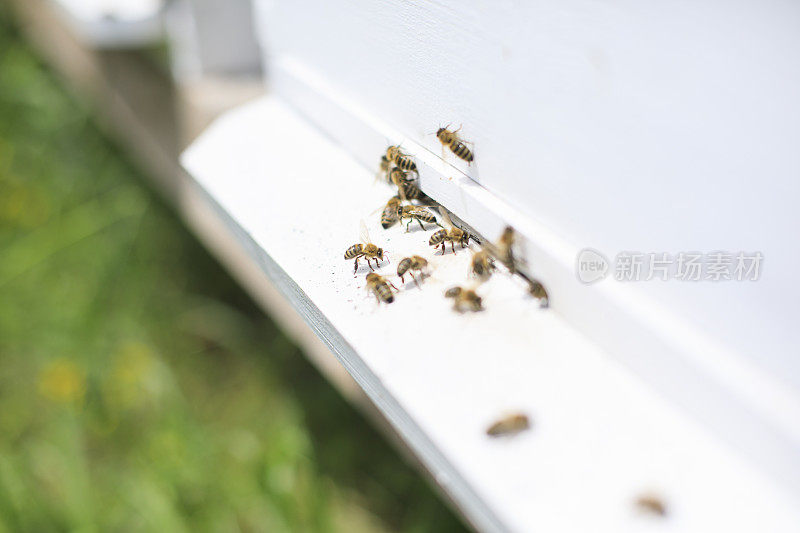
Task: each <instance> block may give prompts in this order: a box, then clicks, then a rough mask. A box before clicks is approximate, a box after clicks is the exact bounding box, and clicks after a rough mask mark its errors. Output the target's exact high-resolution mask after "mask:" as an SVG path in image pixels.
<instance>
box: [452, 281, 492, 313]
mask: <svg viewBox="0 0 800 533" xmlns="http://www.w3.org/2000/svg"><path fill="white" fill-rule="evenodd" d="M444 297H445V298H452V299H453V310H454V311H457V312H459V313H463V312H465V311H472V312H477V311H483V300H482V298H481V297H480V296H478V294H477V293H476V292H475V291H474V290H473V289H465V288H463V287H451V288H449V289H447V290H446V291H445V292H444Z"/></svg>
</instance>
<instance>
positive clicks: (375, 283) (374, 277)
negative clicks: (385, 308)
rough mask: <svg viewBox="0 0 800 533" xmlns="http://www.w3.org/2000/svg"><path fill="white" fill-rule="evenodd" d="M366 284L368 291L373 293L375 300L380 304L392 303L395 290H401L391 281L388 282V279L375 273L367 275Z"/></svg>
mask: <svg viewBox="0 0 800 533" xmlns="http://www.w3.org/2000/svg"><path fill="white" fill-rule="evenodd" d="M366 282H367V285H366V289H367V290H369V291H370V292H372V294H373V295H374V296H375V299H376V300H378V303H380V302H386V303H387V304H390V303H392V302H393V301H394V292H393V290H395V291H397V290H399V289H398V288H397V287H395V286H394V285H392V283H391V282H390V281H387V280H386V278H384V277H383V276H380V275H378V274H376V273H374V272H370V273H369V274H367V277H366Z"/></svg>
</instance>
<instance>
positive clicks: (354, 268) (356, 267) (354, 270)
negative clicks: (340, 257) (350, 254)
mask: <svg viewBox="0 0 800 533" xmlns="http://www.w3.org/2000/svg"><path fill="white" fill-rule="evenodd" d="M357 270H358V257H356V260H355V263H353V277H355V276H356V271H357Z"/></svg>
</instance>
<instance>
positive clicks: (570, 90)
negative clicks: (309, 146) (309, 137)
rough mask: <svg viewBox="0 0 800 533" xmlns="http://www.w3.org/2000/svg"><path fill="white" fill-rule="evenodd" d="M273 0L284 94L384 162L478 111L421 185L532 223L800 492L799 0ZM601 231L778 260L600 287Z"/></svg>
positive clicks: (555, 286) (593, 324) (659, 362)
mask: <svg viewBox="0 0 800 533" xmlns="http://www.w3.org/2000/svg"><path fill="white" fill-rule="evenodd" d="M256 4H257V5H258V6H259V10H258V13H259V23H260V28H261V30H260V34H261V35H262V37H263V41H264V43H265V50H266V52H267V54H266V55H265V57H266V58H267V62H268V65H269V67H268V68H269V71H270V73H271V75H272V83H273V86H274V88H275V91H276V93H277V94H278V95H279V96H281V97H282V98H284V99H285V100H286V101H287V102H290V103H291V104H292V105H293V106H294V107H295V108H296V109H297V110H299V111H300V112H301V113H302V114H304V115H305V116H306V117H307V118H308V119H309V120H310V121H312V122H313V123H315V124H316V125H317V126H318V127H319V128H320V129H322V130H324V131H326V133H327V134H329V135H331V136H332V137H333V138H335V139H337V140H338V141H339V142H341V143H342V145H343V147H344V148H345V149H346V150H348V151H349V152H350V153H351V154H352V156H353V157H355V158H356V159H358V160H360V161H361V162H363V163H364V164H365V165H374V164H375V163H374V161H376V158H377V155H378V154H380V150H381V147H382V146H383V145H385V143H386V139H387V138H388V139H389V140H391V141H396V142H401V141H402V142H403V145H404V146H405V147H406V148H407V150H408V151H409V152H411V153H412V154H414V155H418V156H420V157H424V156H425V154H428V153H432V154H436V155H438V154H440V153H441V151H440V150H441V146H440V145H439V144H438V141H437V139H436V138H435V136H433V135H431V132H432V131H435V130H436V128H437V127H439V126H441V125H447V124H453V125H454V126H453V127H456V126H463V127H462V129H461V131H460V133H461V134H463V136H464V138H466V139H468V140H471V141H473V142H474V143H475V151H476V159H475V162H474V164H473V165H471V166H470V167H469V168H467V167H466V166H465V165H463V164H462V163H461V162H455V163H454V162H453V159H452V157H451V161H450V162H451V163H453V164H455V168H456V169H457V170H455V171H454V172H450V171H444V173H445V174H446V175H447V176H449V177H452V176H454V175H458V176H464V178H463V179H461V178H460V179H459V180H457V181H456V182H453V181H450V180H445V181H441V180H438V181H437V180H435V179H430V180H427V179H426V175H425V173H423V188H425V189H426V190H427V191H428V192H429V193H430V194H432V195H433V196H434V197H435V198H437V199H439V201H441V202H442V203H444V204H445V205H447V206H448V207H449V208H451V209H452V210H453V211H455V212H456V214H458V215H459V216H461V217H462V218H463V219H464V220H465V221H466V222H467V223H469V224H471V225H472V226H473V227H475V228H476V229H478V230H479V231H482V232H483V233H484V235H485V236H488V237H494V236H495V235H497V234H498V233H499V229H500V228H501V227H502V223H503V222H511V223H513V224H514V225H515V226H516V227H517V228H518V229H519V230H520V231H521V232H522V233H523V234H524V235H525V237H526V238H527V243H526V244H527V245H528V246H527V247H528V254H529V255H528V257H529V259H530V260H531V263H532V265H533V268H534V271H535V272H536V273H537V274H538V275H540V276H541V277H542V278H543V280H544V281H545V282H546V285H547V286H548V287H549V289H550V291H551V294H552V301H553V306H554V308H555V309H556V310H558V311H559V312H560V313H561V314H562V315H563V316H565V317H566V318H567V319H568V320H569V321H570V322H571V323H572V324H574V325H575V326H576V327H578V328H579V329H580V330H581V331H583V332H584V333H586V334H587V335H588V336H589V337H590V338H592V339H594V340H595V341H596V342H598V343H600V344H601V345H602V346H604V347H605V348H606V349H608V350H609V351H610V353H612V354H614V356H615V357H617V358H618V359H619V360H620V361H622V362H624V363H625V364H626V365H627V366H628V367H629V368H631V369H633V370H634V371H635V372H636V373H638V374H639V375H640V376H641V377H643V378H644V379H646V380H647V381H648V382H649V383H650V384H651V385H652V386H654V387H656V389H657V390H659V391H660V392H661V393H662V394H665V395H667V396H668V397H669V398H671V400H672V401H675V402H676V403H677V404H679V405H681V406H682V407H684V408H685V409H686V410H687V412H691V413H692V414H693V415H694V416H697V417H698V418H699V419H700V420H702V421H703V422H704V423H706V424H708V425H709V426H710V427H712V428H713V429H714V431H716V432H717V433H718V434H719V435H720V436H721V437H722V438H723V439H725V440H727V441H728V442H729V443H730V444H731V445H734V446H735V447H737V448H738V449H739V450H740V451H741V452H743V453H746V454H748V455H749V456H750V457H751V459H752V460H754V461H756V462H758V463H759V464H761V466H762V467H764V468H765V469H767V470H768V471H770V472H771V475H773V476H775V477H776V478H781V479H782V482H784V483H786V484H787V485H790V486H791V487H792V490H795V491H797V492H798V493H800V357H799V356H798V348H800V329H798V328H796V327H795V324H796V323H797V322H798V320H800V311H798V309H797V306H796V303H795V302H796V301H797V299H798V297H800V286H798V284H797V283H796V280H795V276H794V274H793V272H794V266H795V265H797V264H799V263H800V251H798V249H797V247H795V246H792V245H791V244H789V243H790V242H792V240H793V237H794V233H795V232H796V228H800V212H799V211H798V210H796V209H794V208H793V206H792V202H794V201H795V199H796V198H798V197H800V157H798V150H797V147H798V146H800V99H798V98H797V95H798V94H800V32H798V22H800V5H798V4H797V3H794V2H781V1H776V2H770V3H766V4H765V3H757V2H736V3H734V4H730V3H728V4H723V3H717V4H713V3H712V4H692V3H681V4H678V5H672V4H671V5H670V6H668V7H665V6H653V5H649V4H641V3H639V2H634V1H623V2H621V3H615V4H613V5H611V4H605V3H586V2H582V1H570V2H567V3H563V2H562V3H553V2H545V1H540V2H530V3H521V2H508V3H502V4H497V3H490V2H482V1H474V2H466V3H464V2H455V1H442V2H436V3H424V4H419V3H415V2H408V1H404V0H397V1H393V2H389V3H388V4H381V5H376V4H374V3H372V2H368V1H364V0H349V1H343V2H316V1H300V2H272V1H266V0H264V1H257V2H256ZM300 28H302V31H301V30H300ZM438 174H439V175H440V176H441V175H442V172H438ZM584 247H591V248H594V249H597V250H599V251H601V252H602V253H603V254H605V255H606V256H607V257H609V258H614V257H615V256H616V255H617V254H618V253H621V252H631V251H632V252H642V253H644V254H647V253H655V254H657V255H659V256H660V255H661V253H667V254H671V255H672V256H675V255H677V254H678V253H679V252H682V251H686V252H694V251H700V252H706V253H712V252H716V251H729V252H730V253H732V254H736V253H738V252H739V251H746V252H748V253H752V254H756V253H760V254H761V255H762V256H763V264H762V265H761V268H762V271H761V276H760V278H759V280H758V281H757V282H735V281H730V282H718V283H715V282H711V281H702V282H696V283H695V282H678V281H675V280H673V281H670V282H660V281H657V280H656V281H651V282H641V283H621V282H616V281H614V280H605V281H602V282H600V283H599V284H598V285H591V286H584V285H582V284H580V283H578V281H577V280H576V278H575V261H576V259H577V257H578V253H579V251H580V250H581V249H582V248H584ZM612 274H613V273H612Z"/></svg>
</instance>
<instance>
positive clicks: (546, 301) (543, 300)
mask: <svg viewBox="0 0 800 533" xmlns="http://www.w3.org/2000/svg"><path fill="white" fill-rule="evenodd" d="M528 293H529V294H530V295H531V296H533V297H534V298H537V299H538V300H539V305H540V306H541V307H547V306H549V305H550V298H549V297H548V296H547V290H545V288H544V285H542V284H541V283H539V282H538V281H536V280H535V279H533V280H530V281H528Z"/></svg>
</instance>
